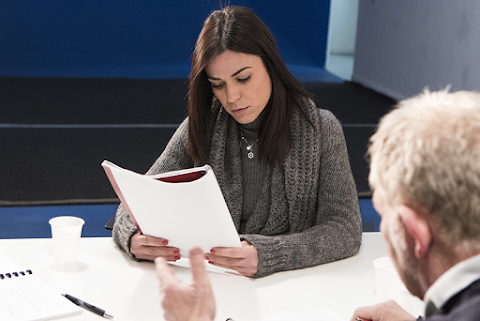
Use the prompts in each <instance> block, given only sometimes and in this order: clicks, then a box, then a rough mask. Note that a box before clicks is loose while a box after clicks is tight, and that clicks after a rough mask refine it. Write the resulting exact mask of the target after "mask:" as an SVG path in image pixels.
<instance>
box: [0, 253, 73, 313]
mask: <svg viewBox="0 0 480 321" xmlns="http://www.w3.org/2000/svg"><path fill="white" fill-rule="evenodd" d="M81 312H82V310H81V309H80V308H79V307H78V306H76V305H75V304H73V303H72V302H70V301H69V300H67V299H65V298H64V297H63V296H62V295H61V294H60V293H56V292H55V291H53V289H51V288H50V287H49V286H48V285H47V284H45V283H44V282H43V281H42V280H41V279H40V278H38V277H37V276H35V274H34V271H32V270H30V269H25V270H22V269H19V268H18V267H17V266H15V265H14V264H13V263H12V262H11V261H10V260H8V259H7V258H6V257H4V256H2V255H1V254H0V320H9V321H40V320H51V319H55V318H59V317H64V316H68V315H73V314H80V313H81Z"/></svg>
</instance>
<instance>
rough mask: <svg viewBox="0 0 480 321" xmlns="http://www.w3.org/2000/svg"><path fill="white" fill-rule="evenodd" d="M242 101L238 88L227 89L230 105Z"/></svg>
mask: <svg viewBox="0 0 480 321" xmlns="http://www.w3.org/2000/svg"><path fill="white" fill-rule="evenodd" d="M238 99H240V90H239V88H238V86H230V87H229V88H227V100H228V102H229V103H234V102H236V101H237V100H238Z"/></svg>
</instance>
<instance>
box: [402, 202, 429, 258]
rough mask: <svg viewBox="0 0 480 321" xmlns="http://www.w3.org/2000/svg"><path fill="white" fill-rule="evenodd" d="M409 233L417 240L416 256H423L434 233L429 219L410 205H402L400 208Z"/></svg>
mask: <svg viewBox="0 0 480 321" xmlns="http://www.w3.org/2000/svg"><path fill="white" fill-rule="evenodd" d="M398 212H399V214H400V218H401V220H402V222H403V224H404V225H405V228H406V230H407V233H408V234H410V236H411V237H412V238H413V239H414V240H415V256H416V257H417V258H418V259H420V258H422V257H423V256H424V255H425V253H427V250H428V248H429V246H430V242H431V241H432V235H431V233H430V228H429V226H428V223H427V221H426V220H425V219H424V218H422V217H421V216H420V215H418V214H417V212H416V211H415V210H413V209H411V208H410V207H408V206H405V205H402V206H400V208H399V210H398Z"/></svg>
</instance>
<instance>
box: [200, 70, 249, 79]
mask: <svg viewBox="0 0 480 321" xmlns="http://www.w3.org/2000/svg"><path fill="white" fill-rule="evenodd" d="M248 68H252V67H244V68H242V69H240V70H238V71H236V72H234V73H233V74H232V75H231V76H230V77H235V76H236V75H238V74H239V73H241V72H242V71H244V70H245V69H248ZM207 78H208V79H210V80H222V79H220V78H215V77H211V76H208V75H207Z"/></svg>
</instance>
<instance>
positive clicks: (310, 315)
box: [252, 308, 347, 321]
mask: <svg viewBox="0 0 480 321" xmlns="http://www.w3.org/2000/svg"><path fill="white" fill-rule="evenodd" d="M252 321H347V320H345V319H344V318H342V317H341V316H339V315H338V314H337V313H335V312H334V311H332V310H331V309H329V308H321V309H315V310H308V311H301V312H295V313H288V314H281V315H275V316H270V317H265V318H261V319H255V320H252Z"/></svg>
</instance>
